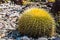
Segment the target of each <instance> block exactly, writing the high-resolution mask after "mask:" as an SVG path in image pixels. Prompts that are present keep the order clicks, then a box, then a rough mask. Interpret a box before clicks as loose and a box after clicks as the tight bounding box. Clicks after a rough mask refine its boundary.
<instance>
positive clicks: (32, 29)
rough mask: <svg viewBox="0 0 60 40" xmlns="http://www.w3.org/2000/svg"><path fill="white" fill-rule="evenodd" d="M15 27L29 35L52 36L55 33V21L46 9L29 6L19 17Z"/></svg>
mask: <svg viewBox="0 0 60 40" xmlns="http://www.w3.org/2000/svg"><path fill="white" fill-rule="evenodd" d="M17 29H18V31H19V32H20V33H21V34H25V35H28V36H29V37H43V36H47V37H52V36H54V35H55V21H54V18H53V17H52V16H51V15H50V14H49V13H48V12H47V11H46V10H44V9H42V8H31V9H28V10H25V11H24V12H23V14H22V15H21V16H20V17H19V20H18V28H17Z"/></svg>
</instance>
